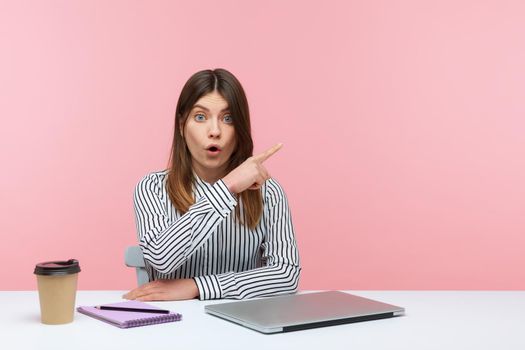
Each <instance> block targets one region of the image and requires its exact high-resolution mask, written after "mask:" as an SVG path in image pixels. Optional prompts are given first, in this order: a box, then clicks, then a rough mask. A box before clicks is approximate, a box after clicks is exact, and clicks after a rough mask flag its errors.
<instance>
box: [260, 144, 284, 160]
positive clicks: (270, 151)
mask: <svg viewBox="0 0 525 350" xmlns="http://www.w3.org/2000/svg"><path fill="white" fill-rule="evenodd" d="M282 147H283V144H282V143H278V144H276V145H274V146H273V147H271V148H269V149H267V150H266V151H264V152H263V153H261V154H258V155H256V156H255V158H256V159H257V160H258V161H260V162H261V163H262V162H264V161H265V160H267V159H268V158H270V157H271V156H272V155H274V154H275V152H277V151H278V150H280V149H281V148H282Z"/></svg>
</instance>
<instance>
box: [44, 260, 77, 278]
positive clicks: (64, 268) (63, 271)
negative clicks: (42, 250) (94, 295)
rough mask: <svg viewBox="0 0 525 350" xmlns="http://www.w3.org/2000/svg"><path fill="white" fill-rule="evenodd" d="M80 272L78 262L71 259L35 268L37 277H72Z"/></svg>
mask: <svg viewBox="0 0 525 350" xmlns="http://www.w3.org/2000/svg"><path fill="white" fill-rule="evenodd" d="M78 272H80V265H79V264H78V260H76V259H69V260H66V261H46V262H42V263H39V264H36V266H35V272H34V273H35V275H42V276H62V275H72V274H74V273H78Z"/></svg>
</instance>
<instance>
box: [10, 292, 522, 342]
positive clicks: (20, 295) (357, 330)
mask: <svg viewBox="0 0 525 350" xmlns="http://www.w3.org/2000/svg"><path fill="white" fill-rule="evenodd" d="M124 292H125V291H79V292H78V294H77V302H76V304H77V306H78V305H96V304H101V303H110V302H116V301H120V300H121V295H122V294H124ZM349 292H350V293H352V294H355V295H360V296H364V297H367V298H372V299H376V300H379V301H383V302H386V303H389V304H394V305H398V306H402V307H405V309H406V316H402V317H395V318H390V319H385V320H376V321H369V322H361V323H353V324H347V325H340V326H333V327H325V328H317V329H311V330H305V331H298V332H290V333H281V334H274V335H264V334H260V333H258V332H256V331H253V330H250V329H247V328H244V327H241V326H238V325H236V324H232V323H229V322H226V321H223V320H221V319H219V318H216V317H213V316H210V315H207V314H205V313H204V305H207V304H211V303H220V302H227V301H231V300H219V301H198V300H188V301H176V302H161V303H152V304H156V305H159V306H161V307H163V308H168V309H170V310H172V311H176V312H180V313H182V314H183V317H184V319H183V321H181V322H175V323H168V324H161V325H155V326H148V327H139V328H130V329H119V328H117V327H113V326H111V325H108V324H106V323H103V322H100V321H97V320H94V319H92V318H90V317H88V316H85V315H82V314H79V313H76V312H75V320H74V322H73V323H70V324H66V325H60V326H49V325H43V324H41V323H40V310H39V304H38V294H37V292H0V305H2V312H1V313H0V329H1V334H2V337H1V338H2V340H1V344H2V348H6V349H10V348H17V349H53V350H58V349H68V350H71V349H75V350H76V349H90V350H92V349H96V350H102V349H127V350H129V349H145V350H147V349H154V350H160V349H188V350H189V349H243V350H245V349H250V350H251V349H310V348H319V347H320V346H322V348H323V349H374V350H376V349H386V348H389V349H439V350H442V349H476V350H478V349H505V350H509V349H525V332H524V331H525V292H522V291H497V292H494V291H349ZM4 345H9V346H8V347H4Z"/></svg>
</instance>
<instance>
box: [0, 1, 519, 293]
mask: <svg viewBox="0 0 525 350" xmlns="http://www.w3.org/2000/svg"><path fill="white" fill-rule="evenodd" d="M524 18H525V5H524V2H523V1H518V0H517V1H496V0H494V1H449V0H447V1H387V0H385V1H364V0H363V1H327V0H324V1H317V2H314V1H310V2H308V1H287V2H285V1H267V0H265V1H260V2H247V1H198V2H193V1H69V0H64V1H45V2H43V1H32V2H27V1H18V0H17V1H14V0H13V1H2V4H1V5H0V41H1V48H2V49H1V50H2V53H1V55H0V77H1V78H0V79H1V84H0V115H1V118H2V123H1V129H0V145H1V148H0V161H1V164H2V171H1V172H0V195H1V202H0V215H1V216H0V220H1V221H0V238H1V243H2V253H1V255H0V266H1V271H2V277H1V278H0V289H2V290H24V289H35V288H36V282H35V278H34V275H33V267H34V264H35V263H37V262H40V261H45V260H50V259H67V258H71V257H75V258H77V259H79V260H80V262H81V267H82V270H83V271H82V273H81V276H80V282H79V288H80V289H131V288H133V287H134V285H135V276H134V271H133V270H131V269H129V268H126V267H125V266H124V263H123V252H124V249H125V247H126V246H128V245H132V244H135V243H136V232H135V221H134V213H133V206H132V191H133V187H134V186H135V184H136V183H137V181H138V180H139V179H140V178H141V177H142V176H143V175H145V174H146V173H148V172H150V171H154V170H161V169H163V168H164V167H165V166H166V164H167V160H168V154H169V148H170V145H171V133H172V130H173V118H174V117H173V114H174V109H175V104H176V102H177V98H178V94H179V92H180V89H181V88H182V85H183V84H184V82H185V81H186V80H187V79H188V78H189V77H190V75H191V74H192V73H194V72H196V71H198V70H201V69H205V68H216V67H223V68H226V69H228V70H230V71H231V72H233V73H234V74H235V75H236V76H237V77H238V78H239V79H240V81H241V82H242V83H243V85H244V87H245V89H246V92H247V95H248V99H249V102H250V107H251V112H252V118H253V128H254V139H255V143H256V150H257V151H261V150H263V149H265V148H267V147H269V146H271V145H273V144H274V143H276V142H283V143H284V145H285V146H284V148H283V149H282V150H281V151H280V152H279V153H278V154H277V155H275V156H274V157H273V158H272V159H271V160H269V161H268V163H267V165H268V168H269V170H270V171H271V173H272V175H273V176H274V177H276V178H277V179H278V180H279V181H280V182H281V183H282V185H283V186H284V188H285V190H286V192H287V194H288V198H289V201H290V204H291V207H292V214H293V219H294V224H295V228H296V233H297V239H298V242H299V247H300V254H301V258H302V265H303V275H302V279H301V284H300V288H301V289H524V288H525V269H524V268H523V267H524V266H525V255H524V253H523V251H524V248H523V247H524V246H525V238H524V234H525V185H524V183H525V152H524V150H525V119H524V117H525V104H524V101H525V65H524V64H523V62H525V40H524V38H525V24H524V23H525V22H524Z"/></svg>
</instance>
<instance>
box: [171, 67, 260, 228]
mask: <svg viewBox="0 0 525 350" xmlns="http://www.w3.org/2000/svg"><path fill="white" fill-rule="evenodd" d="M213 91H217V92H218V93H219V94H220V95H221V96H222V97H223V98H224V99H225V100H226V101H227V102H228V107H229V110H230V112H231V115H232V116H233V126H234V129H235V137H236V140H237V142H236V148H235V150H234V151H233V153H232V155H231V157H230V160H229V162H228V166H227V168H226V172H227V173H229V172H230V171H232V170H233V169H235V168H236V167H237V166H239V165H240V164H241V163H242V162H244V161H245V160H246V159H247V158H249V157H251V156H252V154H253V140H252V135H251V127H250V111H249V109H248V100H247V99H246V95H245V93H244V89H243V88H242V86H241V83H240V82H239V81H238V80H237V78H235V76H234V75H233V74H231V73H230V72H228V71H227V70H225V69H221V68H217V69H214V70H209V69H207V70H202V71H200V72H197V73H195V74H193V75H192V76H191V77H190V79H188V81H187V82H186V84H185V85H184V87H183V88H182V91H181V93H180V96H179V100H178V102H177V109H176V111H175V128H174V132H173V143H172V147H171V154H170V160H169V165H168V168H169V172H168V179H167V182H166V189H167V191H168V195H169V197H170V200H171V202H172V203H173V205H174V206H175V208H176V209H177V210H178V211H180V212H181V213H183V214H184V213H186V212H187V211H188V209H189V207H190V206H191V205H192V204H194V203H195V198H194V195H193V184H194V183H195V178H194V176H193V169H192V160H191V154H190V152H189V149H188V147H187V145H186V142H185V141H184V137H183V136H182V133H181V128H183V127H184V125H185V123H186V119H187V118H188V115H189V113H190V111H191V109H192V108H193V106H194V105H195V103H196V102H197V101H198V100H199V99H200V98H201V97H202V96H204V95H206V94H209V93H211V92H213ZM237 201H238V203H239V204H238V205H237V207H236V209H235V214H236V217H237V219H238V220H240V222H241V223H243V224H245V225H247V226H248V227H250V228H252V229H253V228H255V226H257V224H258V223H259V220H260V218H261V215H262V196H261V191H260V189H258V190H246V191H244V192H241V193H240V194H237ZM240 203H242V205H243V209H244V210H243V212H244V217H243V218H241V212H240Z"/></svg>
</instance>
